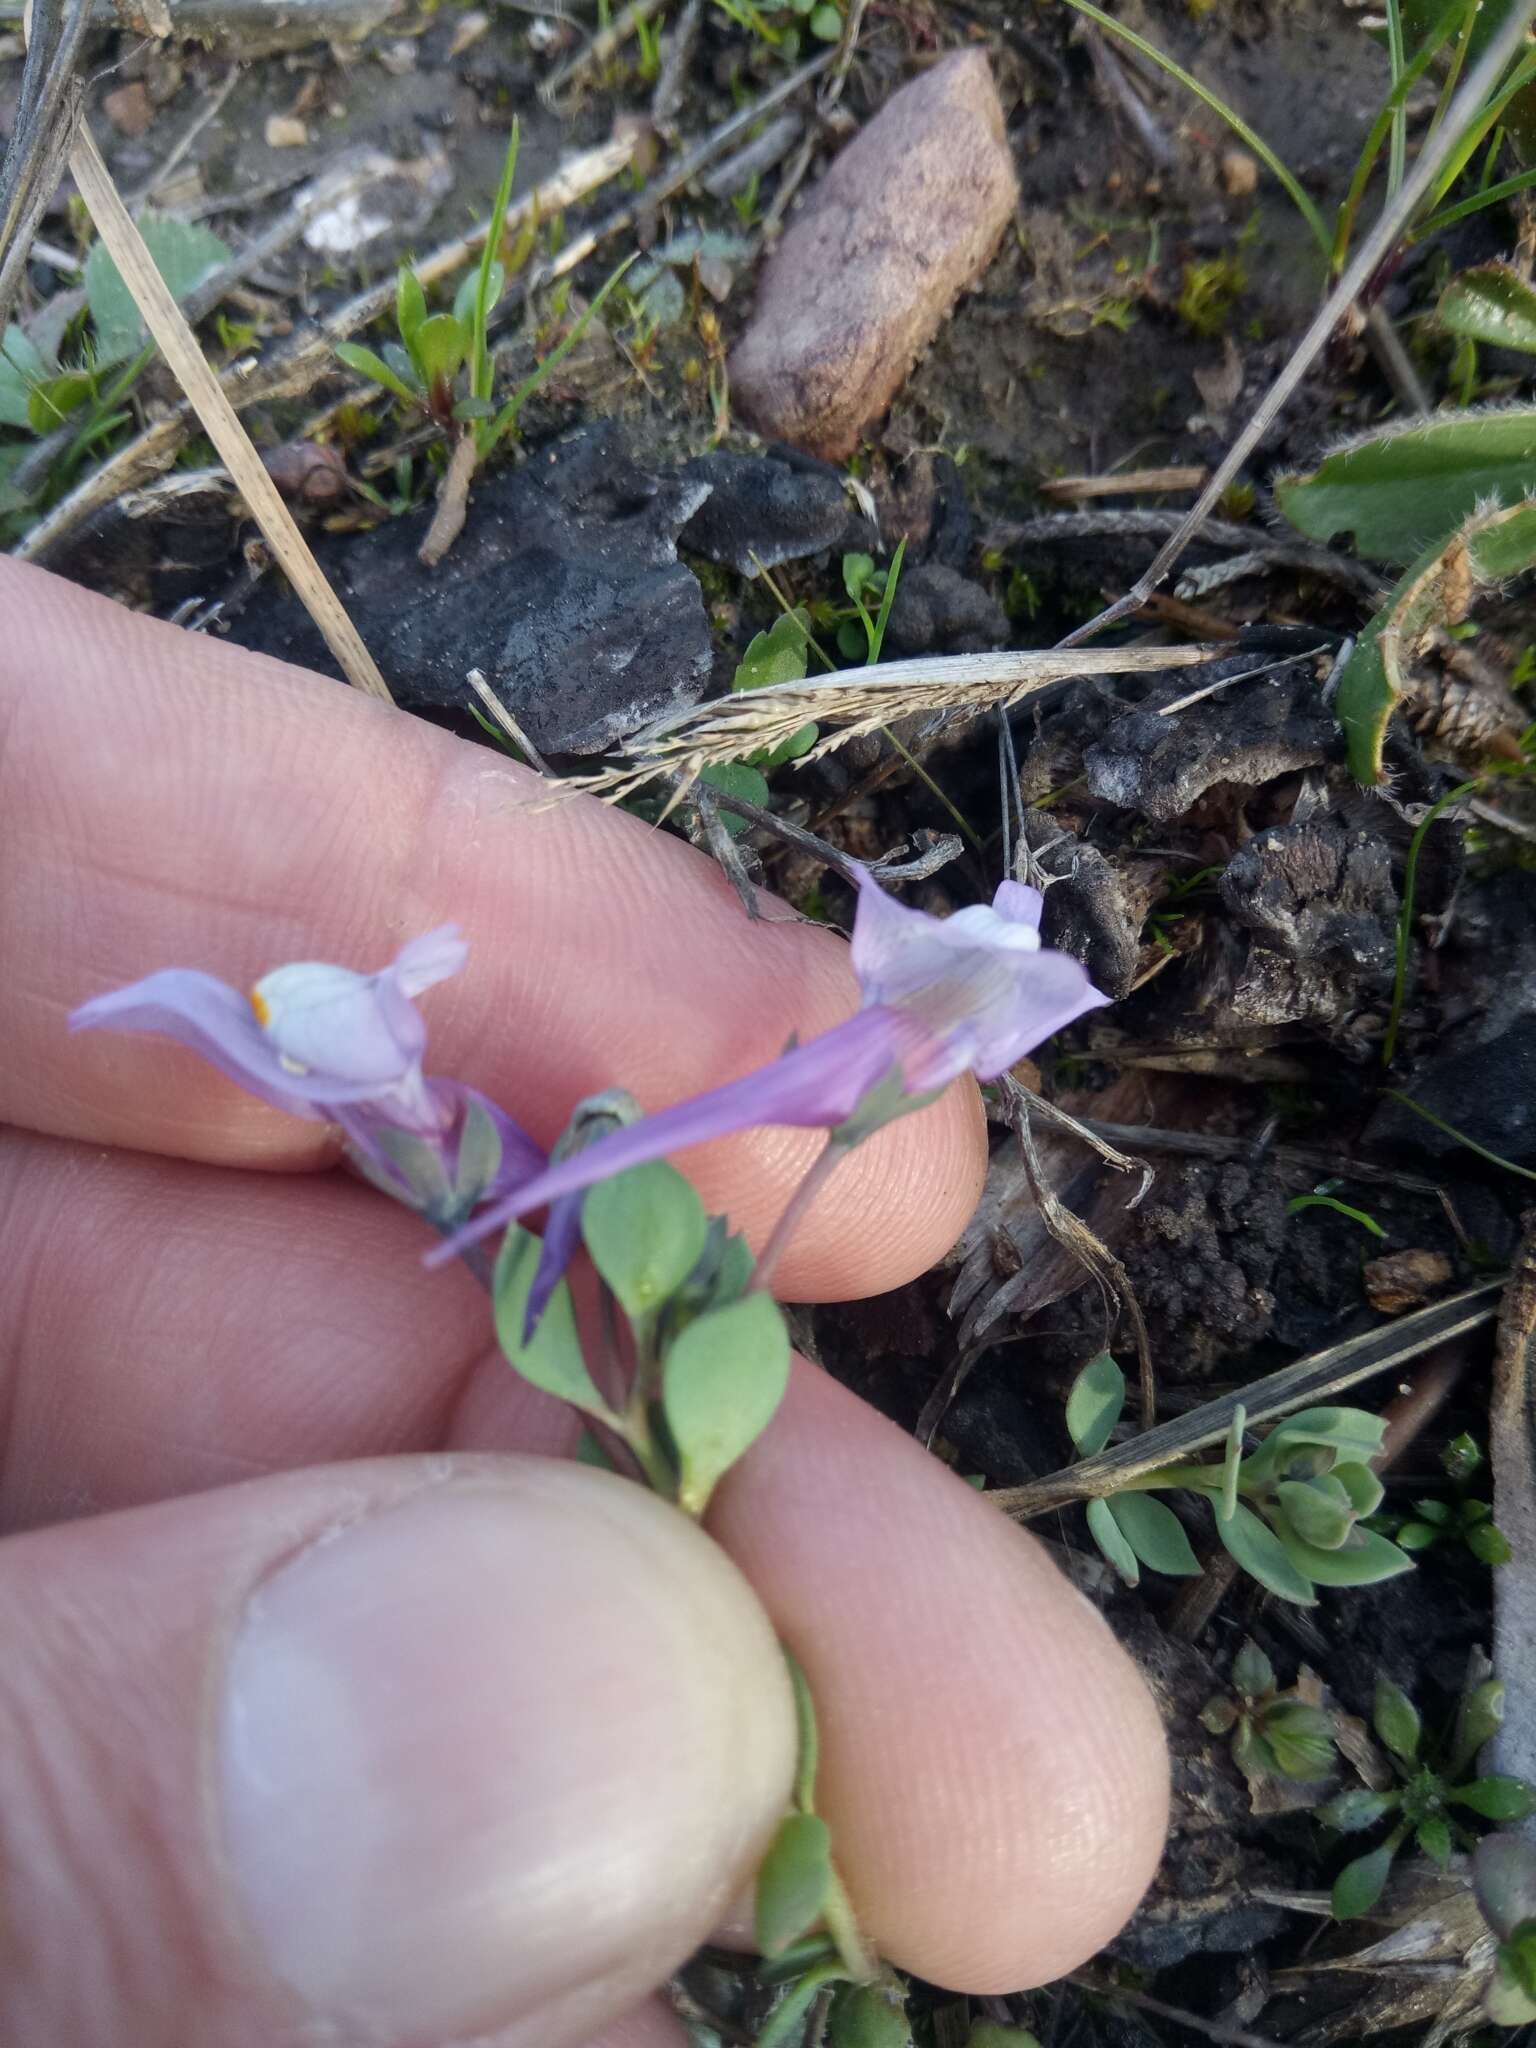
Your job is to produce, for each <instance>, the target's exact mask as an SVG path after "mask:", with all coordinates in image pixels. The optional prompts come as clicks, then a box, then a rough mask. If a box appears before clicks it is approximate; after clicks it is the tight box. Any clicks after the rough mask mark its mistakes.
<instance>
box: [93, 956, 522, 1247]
mask: <svg viewBox="0 0 1536 2048" xmlns="http://www.w3.org/2000/svg"><path fill="white" fill-rule="evenodd" d="M468 957H469V947H468V945H467V944H466V943H465V941H464V940H463V939H462V938H461V937H460V936H459V931H458V927H457V926H456V925H442V926H440V927H439V928H438V929H437V930H435V931H431V932H427V933H425V934H424V935H423V936H422V937H421V938H418V939H411V940H410V941H409V942H408V943H407V944H406V945H404V946H402V947H401V949H400V951H399V952H398V953H397V954H396V956H395V958H394V960H393V961H391V963H390V964H389V966H387V967H383V968H380V969H379V970H378V972H377V973H374V974H359V973H356V972H354V971H353V969H351V968H349V967H337V966H332V965H331V964H330V963H328V962H325V961H317V960H301V961H295V962H294V963H292V964H291V965H289V966H286V967H278V968H274V969H273V971H272V972H271V973H270V974H266V975H263V976H262V978H261V980H260V981H258V982H257V983H256V985H255V987H254V988H253V989H252V990H251V992H250V995H249V996H248V997H247V996H243V995H241V993H240V992H239V990H238V989H234V988H231V987H230V986H229V984H228V983H227V982H223V981H220V980H218V979H217V977H216V976H214V975H211V974H204V973H201V972H199V971H198V970H197V969H196V968H190V967H167V968H163V969H162V970H161V971H160V972H159V973H158V974H151V975H148V976H147V977H146V978H145V979H144V980H143V981H136V982H133V983H131V984H130V985H129V986H128V987H126V988H120V989H114V990H113V991H112V992H111V993H110V994H108V995H104V996H96V997H94V998H93V999H92V1000H91V1001H90V1002H87V1003H82V1004H81V1005H80V1007H79V1008H78V1009H77V1010H75V1011H73V1012H72V1013H71V1016H70V1020H69V1025H70V1029H71V1030H72V1031H90V1030H102V1031H150V1032H154V1033H156V1034H157V1035H159V1036H160V1037H162V1038H170V1039H174V1040H175V1041H176V1042H177V1043H178V1044H180V1045H185V1046H188V1047H190V1048H191V1050H192V1051H193V1052H196V1053H199V1054H201V1056H202V1057H203V1058H204V1059H205V1060H207V1061H208V1062H209V1064H210V1065H212V1066H215V1067H217V1068H218V1069H219V1071H220V1073H222V1074H226V1075H228V1077H229V1078H230V1079H231V1080H232V1081H236V1082H238V1083H239V1084H240V1086H241V1087H242V1088H246V1089H248V1090H249V1091H250V1092H251V1094H253V1095H257V1096H259V1097H260V1098H261V1100H262V1101H263V1102H268V1103H270V1104H271V1105H272V1106H273V1108H274V1109H281V1110H285V1111H286V1112H287V1113H288V1114H289V1115H290V1116H299V1117H304V1118H306V1119H308V1120H309V1121H311V1122H321V1123H330V1124H336V1125H338V1126H339V1127H340V1129H341V1132H342V1135H343V1137H344V1138H345V1140H346V1147H347V1155H348V1157H349V1159H350V1160H351V1161H352V1163H353V1164H354V1165H355V1166H356V1167H357V1169H358V1170H359V1172H361V1173H362V1174H364V1175H365V1176H366V1177H367V1178H368V1179H369V1180H370V1181H372V1182H373V1183H374V1184H375V1186H377V1187H379V1188H381V1189H382V1190H383V1191H384V1193H386V1194H389V1195H392V1196H393V1197H394V1198H395V1200H397V1201H400V1202H404V1203H405V1204H406V1205H407V1206H408V1207H410V1208H412V1209H415V1210H417V1211H418V1212H419V1213H420V1214H421V1215H423V1216H424V1217H425V1218H426V1219H427V1220H428V1221H429V1222H430V1223H431V1224H432V1225H433V1226H434V1227H435V1228H436V1229H438V1230H451V1229H454V1228H456V1227H457V1226H458V1225H459V1224H461V1223H463V1222H464V1221H465V1220H466V1219H467V1218H468V1217H469V1215H470V1214H471V1212H472V1211H473V1210H474V1209H475V1208H476V1206H477V1205H478V1204H480V1203H481V1202H484V1201H487V1200H495V1199H498V1198H502V1197H505V1196H507V1195H508V1194H510V1193H511V1191H512V1190H513V1189H515V1188H517V1187H519V1186H520V1185H521V1184H522V1183H523V1182H524V1181H526V1180H528V1179H531V1178H532V1177H533V1176H535V1175H536V1174H538V1173H539V1172H540V1171H541V1170H542V1168H543V1166H544V1163H545V1158H544V1153H543V1151H542V1149H541V1148H540V1147H539V1146H538V1145H536V1144H535V1143H534V1141H533V1139H532V1138H530V1137H529V1136H528V1134H527V1132H526V1131H524V1130H522V1129H521V1128H520V1126H519V1125H517V1124H516V1123H514V1122H513V1121H512V1119H511V1117H509V1116H507V1115H506V1113H505V1112H504V1111H503V1110H501V1109H499V1108H498V1107H497V1106H496V1104H495V1103H493V1102H491V1101H490V1100H489V1099H488V1097H486V1096H484V1095H482V1094H481V1093H480V1092H479V1090H478V1089H475V1088H470V1087H467V1086H466V1085H465V1084H464V1083H463V1082H462V1081H447V1080H442V1079H439V1078H437V1077H435V1076H428V1075H427V1074H425V1073H423V1071H422V1058H423V1056H424V1054H425V1052H426V1045H427V1027H426V1025H425V1023H424V1022H423V1020H422V1017H421V1013H420V1012H419V1010H418V1009H417V1007H416V1001H415V999H416V997H418V996H420V995H422V994H424V993H425V992H426V990H428V989H429V988H432V987H434V986H435V985H436V984H437V983H438V982H440V981H446V980H447V979H448V978H449V977H450V976H451V975H454V974H457V973H458V972H459V971H460V969H461V968H462V967H463V965H464V963H465V961H466V960H467V959H468Z"/></svg>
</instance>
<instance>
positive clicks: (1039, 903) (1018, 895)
mask: <svg viewBox="0 0 1536 2048" xmlns="http://www.w3.org/2000/svg"><path fill="white" fill-rule="evenodd" d="M992 908H993V909H994V910H995V911H996V912H997V914H998V916H999V917H1006V918H1007V919H1008V920H1009V922H1010V923H1012V924H1028V925H1033V926H1034V928H1035V930H1036V931H1039V929H1040V918H1041V915H1042V913H1043V912H1044V910H1045V897H1044V896H1043V895H1042V894H1041V892H1040V890H1038V889H1032V888H1031V887H1030V886H1029V884H1028V883H1027V882H999V883H998V885H997V894H996V895H995V896H994V897H993V898H992Z"/></svg>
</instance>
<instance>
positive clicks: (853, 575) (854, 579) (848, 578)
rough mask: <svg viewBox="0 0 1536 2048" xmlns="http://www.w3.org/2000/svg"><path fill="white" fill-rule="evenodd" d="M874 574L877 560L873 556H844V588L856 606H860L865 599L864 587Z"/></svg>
mask: <svg viewBox="0 0 1536 2048" xmlns="http://www.w3.org/2000/svg"><path fill="white" fill-rule="evenodd" d="M874 573H875V558H874V556H873V555H859V554H853V555H844V557H843V588H844V590H846V591H847V593H848V595H849V596H850V597H851V598H852V599H853V601H854V603H855V604H858V603H859V602H860V600H861V599H862V598H863V595H864V586H865V584H867V583H868V581H869V579H870V577H871V576H873V575H874Z"/></svg>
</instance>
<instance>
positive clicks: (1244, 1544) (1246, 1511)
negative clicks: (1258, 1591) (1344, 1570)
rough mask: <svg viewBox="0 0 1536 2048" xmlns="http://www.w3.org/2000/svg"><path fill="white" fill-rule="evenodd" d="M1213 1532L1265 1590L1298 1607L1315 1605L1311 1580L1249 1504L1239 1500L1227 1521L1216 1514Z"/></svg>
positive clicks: (1315, 1596)
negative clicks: (1245, 1505) (1246, 1505)
mask: <svg viewBox="0 0 1536 2048" xmlns="http://www.w3.org/2000/svg"><path fill="white" fill-rule="evenodd" d="M1216 1533H1217V1535H1218V1536H1219V1537H1220V1538H1221V1540H1222V1542H1223V1544H1224V1545H1225V1546H1226V1549H1227V1552H1228V1554H1229V1555H1230V1556H1231V1557H1233V1558H1235V1559H1236V1560H1237V1562H1238V1564H1239V1565H1241V1566H1242V1568H1243V1570H1244V1571H1245V1572H1247V1574H1248V1576H1249V1577H1250V1578H1251V1579H1257V1580H1258V1582H1259V1584H1260V1585H1261V1586H1263V1587H1264V1589H1265V1591H1266V1592H1270V1593H1274V1594H1277V1595H1278V1596H1279V1598H1280V1599H1282V1600H1289V1601H1291V1602H1293V1603H1294V1605H1296V1606H1297V1607H1315V1606H1316V1605H1317V1595H1316V1593H1315V1592H1313V1590H1312V1582H1311V1580H1310V1579H1309V1578H1307V1577H1306V1576H1305V1574H1304V1573H1303V1572H1302V1571H1301V1570H1300V1569H1299V1568H1298V1567H1297V1566H1296V1565H1295V1564H1294V1563H1293V1562H1292V1560H1291V1558H1290V1557H1289V1556H1288V1555H1287V1553H1286V1548H1285V1546H1284V1545H1283V1544H1282V1543H1281V1541H1280V1538H1279V1537H1278V1536H1277V1535H1276V1534H1275V1532H1274V1530H1273V1529H1271V1528H1270V1527H1269V1525H1268V1523H1266V1522H1261V1521H1260V1520H1259V1517H1258V1516H1257V1515H1256V1514H1255V1513H1254V1512H1253V1510H1252V1508H1249V1507H1244V1505H1243V1503H1242V1502H1241V1501H1239V1502H1238V1503H1237V1505H1236V1507H1235V1508H1234V1510H1233V1513H1232V1517H1231V1520H1230V1521H1223V1520H1222V1519H1221V1517H1220V1516H1219V1515H1218V1516H1217V1518H1216Z"/></svg>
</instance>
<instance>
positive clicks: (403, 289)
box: [395, 263, 427, 348]
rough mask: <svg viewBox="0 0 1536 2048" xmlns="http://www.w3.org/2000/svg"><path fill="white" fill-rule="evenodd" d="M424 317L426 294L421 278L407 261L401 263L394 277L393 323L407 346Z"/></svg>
mask: <svg viewBox="0 0 1536 2048" xmlns="http://www.w3.org/2000/svg"><path fill="white" fill-rule="evenodd" d="M426 317H427V295H426V293H425V292H424V291H423V290H422V288H421V280H420V278H419V277H418V276H417V275H416V273H415V271H414V270H412V268H411V266H410V265H409V264H408V263H402V264H401V266H400V272H399V275H398V276H397V277H396V279H395V325H396V327H397V328H398V329H399V330H400V339H401V340H402V341H403V342H404V343H405V345H406V347H407V348H409V347H410V346H411V344H412V341H413V339H414V337H415V334H416V330H417V329H418V328H419V327H420V326H421V324H422V322H423V321H424V320H425V319H426Z"/></svg>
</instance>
